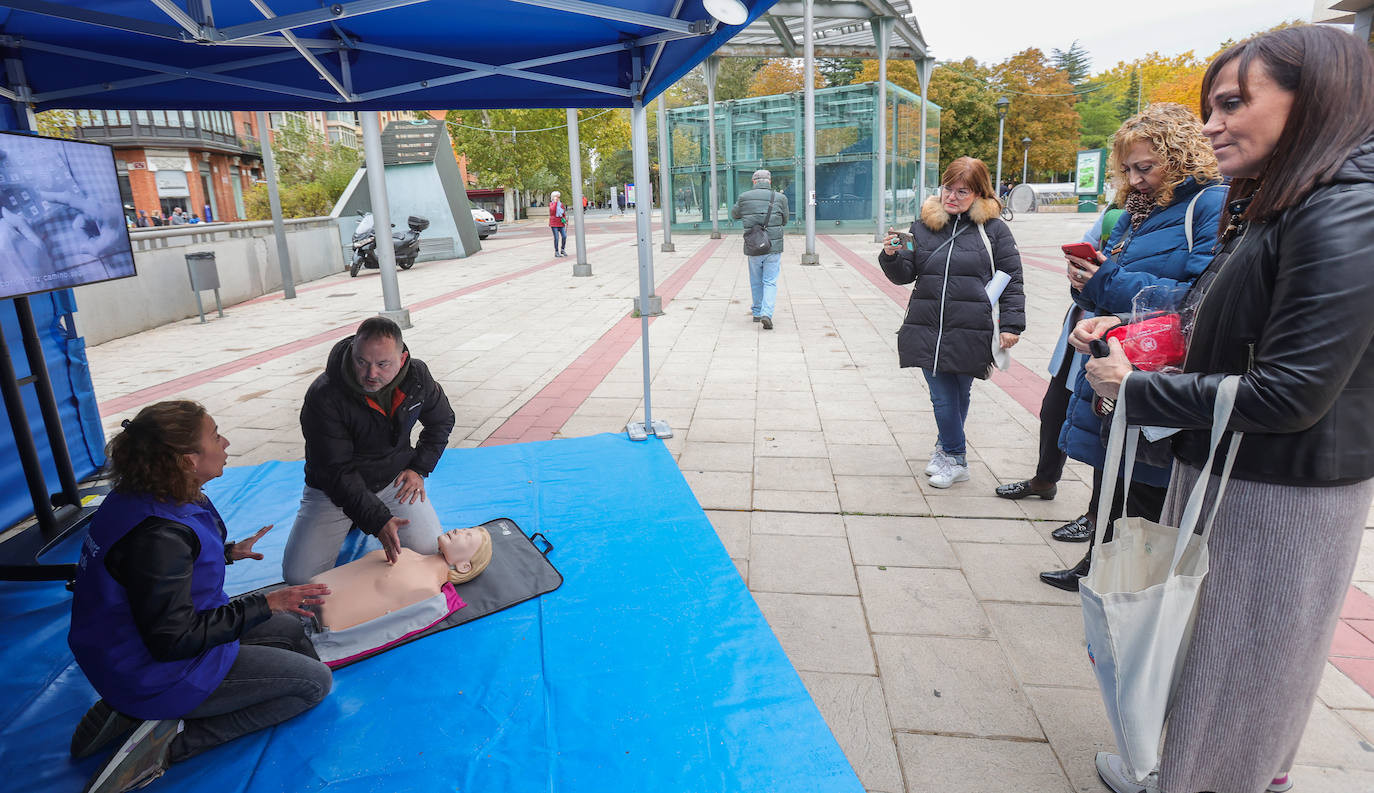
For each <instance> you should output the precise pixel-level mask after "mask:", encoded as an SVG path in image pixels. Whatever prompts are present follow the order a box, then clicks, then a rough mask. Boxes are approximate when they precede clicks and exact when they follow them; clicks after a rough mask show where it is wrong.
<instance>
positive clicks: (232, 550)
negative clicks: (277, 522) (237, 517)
mask: <svg viewBox="0 0 1374 793" xmlns="http://www.w3.org/2000/svg"><path fill="white" fill-rule="evenodd" d="M272 525H273V524H271V523H269V524H267V525H266V526H263V527H262V528H261V529H258V533H257V534H254V535H253V536H252V537H249V538H248V539H246V540H239V541H238V542H236V543H234V544H232V545H230V546H229V561H231V562H237V561H238V560H240V559H261V558H262V554H260V553H258V552H257V551H255V550H253V544H254V543H256V542H257V541H258V540H261V539H262V535H264V534H266V533H267V532H269V531H271V530H272Z"/></svg>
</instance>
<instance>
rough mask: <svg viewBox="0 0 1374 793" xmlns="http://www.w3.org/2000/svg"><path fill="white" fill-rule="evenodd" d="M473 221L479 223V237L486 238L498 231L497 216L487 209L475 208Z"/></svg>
mask: <svg viewBox="0 0 1374 793" xmlns="http://www.w3.org/2000/svg"><path fill="white" fill-rule="evenodd" d="M472 222H474V223H476V224H477V238H478V239H482V240H484V239H486V238H487V237H490V236H491V235H493V234H495V233H496V218H495V217H494V216H493V215H492V214H491V213H490V212H488V211H486V210H485V209H473V210H472Z"/></svg>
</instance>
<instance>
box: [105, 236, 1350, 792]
mask: <svg viewBox="0 0 1374 793" xmlns="http://www.w3.org/2000/svg"><path fill="white" fill-rule="evenodd" d="M1090 222H1091V217H1090V216H1087V215H1072V214H1047V215H1028V216H1020V217H1018V218H1017V219H1016V220H1015V221H1013V222H1012V229H1013V231H1014V233H1015V234H1016V237H1017V240H1018V242H1019V243H1020V245H1021V250H1022V253H1023V257H1024V259H1023V261H1024V264H1025V267H1024V271H1025V280H1026V290H1027V315H1028V318H1029V325H1030V326H1029V328H1028V330H1027V331H1026V334H1025V335H1024V336H1023V337H1022V340H1021V343H1020V344H1019V345H1018V346H1017V347H1016V348H1015V350H1014V356H1015V358H1016V360H1017V366H1016V367H1014V369H1013V371H1012V372H1010V373H1007V374H1004V375H998V376H997V377H996V378H994V380H992V381H979V382H977V383H976V384H975V386H974V390H973V405H972V408H971V410H970V416H969V421H968V434H969V443H970V448H969V461H970V467H971V470H972V480H971V481H969V482H965V483H961V484H956V485H955V486H954V487H952V488H950V489H948V490H944V491H941V490H936V489H933V488H930V487H929V486H928V485H927V484H926V482H925V477H924V476H923V475H922V474H921V471H922V469H923V468H924V467H925V464H926V458H927V455H928V454H929V451H930V449H931V446H932V445H933V443H934V436H935V425H934V420H933V418H932V416H931V412H930V403H929V399H928V398H927V396H926V391H925V385H924V382H923V380H922V378H921V377H920V374H919V372H914V371H913V370H901V369H899V368H898V367H897V364H896V335H895V332H896V330H897V327H898V326H899V324H900V322H901V317H902V311H903V310H904V308H905V296H906V294H907V292H908V291H909V290H908V289H906V288H897V287H892V286H891V285H890V284H887V283H886V281H885V280H884V279H883V278H882V276H881V273H880V272H879V271H878V269H877V266H876V256H877V252H878V249H879V245H878V244H877V243H875V242H873V240H872V236H873V235H872V234H871V233H870V234H867V235H861V236H860V235H845V236H828V235H825V234H822V235H821V236H820V237H819V238H818V242H817V250H818V253H819V255H820V259H821V264H820V266H816V267H802V266H800V264H799V261H800V255H801V253H802V250H803V246H804V239H803V238H801V237H799V236H789V237H787V240H786V246H787V250H786V252H785V253H784V254H783V270H782V275H781V279H780V280H781V284H780V287H779V294H778V307H777V310H776V312H775V315H774V321H775V323H776V327H775V329H774V330H772V331H765V330H762V328H761V326H760V325H758V324H755V323H753V322H751V321H750V318H749V316H748V315H749V302H750V297H749V278H748V273H747V270H746V267H745V265H744V256H743V253H742V252H741V247H740V239H739V236H740V234H739V231H738V230H736V231H733V232H727V236H726V239H724V240H719V241H713V240H710V239H709V238H708V237H707V236H705V235H691V236H685V235H679V236H677V237H675V238H674V242H675V243H676V247H677V252H675V253H669V254H664V253H659V252H657V251H658V244H657V243H658V241H659V239H660V238H659V237H658V236H657V233H656V235H655V245H654V248H655V256H654V266H655V272H656V278H657V281H658V284H659V287H658V294H660V295H661V296H662V298H663V302H664V306H665V313H664V315H663V316H662V317H659V318H656V319H655V320H654V321H653V322H652V325H651V333H650V340H651V344H650V350H651V352H652V367H653V397H652V398H653V416H654V418H656V419H664V420H666V421H667V422H668V423H669V424H670V425H671V426H672V428H673V431H674V435H673V437H672V438H671V439H669V440H667V441H666V444H667V446H668V448H669V449H670V450H671V451H672V452H673V453H674V455H676V456H677V458H678V461H679V465H680V467H681V469H682V472H683V475H684V476H685V477H686V479H687V481H688V483H690V485H691V487H692V490H693V491H694V492H695V493H696V496H697V498H698V500H699V501H700V502H701V505H702V507H703V508H704V509H705V510H706V512H707V515H708V516H709V517H710V519H711V522H712V524H713V525H714V526H715V528H716V530H717V532H718V534H719V535H720V539H721V542H722V543H723V544H724V546H725V548H726V550H727V551H728V552H729V554H730V557H731V558H732V559H734V560H735V563H736V565H737V566H738V568H739V571H740V575H741V576H743V577H744V579H745V581H746V582H747V583H748V586H749V589H750V591H751V592H753V594H754V597H755V599H756V600H757V601H758V604H759V606H760V607H761V608H762V610H763V612H764V614H765V615H766V616H767V617H768V620H769V622H770V623H771V625H772V627H773V630H774V631H775V632H776V634H777V636H778V638H779V640H780V641H781V643H782V646H783V648H784V649H785V650H786V652H787V654H788V656H789V657H790V659H791V660H792V663H793V664H794V665H795V666H796V668H797V670H798V671H799V672H800V673H801V676H802V678H803V680H804V681H805V683H806V685H807V687H808V688H809V689H810V691H811V694H812V696H813V697H814V698H815V700H816V703H817V704H818V705H819V706H820V709H821V711H822V713H823V714H824V715H825V718H826V720H827V721H828V723H829V725H830V727H831V729H832V730H833V731H834V733H835V735H836V737H837V738H838V739H839V742H840V745H841V746H842V747H843V748H844V750H845V752H846V754H847V755H848V757H849V760H850V762H851V763H852V764H853V766H854V768H855V770H856V771H857V772H858V775H859V778H860V779H861V780H862V781H863V784H864V786H865V787H866V788H867V789H868V790H870V791H882V793H916V791H941V792H942V793H943V792H947V793H1006V792H1007V791H1028V792H1030V793H1058V792H1059V791H1071V790H1073V791H1101V790H1103V789H1104V788H1103V786H1102V785H1101V783H1100V782H1099V781H1098V779H1097V776H1096V773H1095V771H1094V769H1093V754H1094V753H1095V752H1096V751H1098V750H1101V749H1105V748H1110V746H1111V743H1112V740H1111V735H1110V730H1109V728H1108V727H1107V725H1106V722H1105V719H1104V716H1103V715H1102V714H1103V709H1102V705H1101V702H1100V699H1099V696H1098V693H1097V689H1096V686H1095V683H1094V681H1093V677H1092V672H1091V668H1090V666H1089V663H1088V660H1087V655H1086V652H1085V649H1084V646H1083V634H1082V622H1081V619H1080V616H1079V608H1078V598H1077V596H1076V595H1071V594H1068V593H1065V592H1060V591H1058V590H1056V589H1052V588H1049V587H1047V586H1044V585H1043V584H1041V583H1039V582H1038V581H1037V580H1036V573H1037V572H1039V571H1041V570H1045V569H1050V568H1054V567H1061V566H1068V565H1070V564H1072V563H1074V562H1075V561H1077V559H1078V558H1079V557H1080V556H1081V555H1082V553H1083V550H1084V546H1083V545H1066V544H1063V543H1058V542H1053V541H1051V540H1050V539H1049V532H1050V531H1051V530H1052V529H1053V528H1055V527H1056V526H1058V525H1059V524H1060V523H1062V522H1064V521H1066V520H1069V519H1072V518H1074V517H1076V516H1077V515H1078V514H1079V513H1080V512H1081V511H1082V509H1083V506H1084V505H1085V503H1086V501H1087V498H1088V487H1087V485H1085V484H1084V482H1085V481H1087V480H1088V479H1089V469H1087V468H1086V467H1084V466H1081V465H1078V464H1076V463H1071V464H1070V465H1069V467H1068V469H1067V471H1066V474H1065V480H1064V481H1063V482H1061V484H1060V489H1059V496H1058V498H1057V499H1056V500H1054V501H1051V502H1042V501H1039V500H1037V499H1032V500H1026V501H1018V502H1013V501H1006V500H1002V499H998V498H996V497H995V496H993V492H992V491H993V487H994V486H995V485H997V484H998V483H999V482H1006V481H1013V480H1015V479H1021V478H1025V477H1027V476H1029V475H1030V474H1031V473H1032V472H1033V470H1034V465H1035V456H1036V435H1037V430H1038V421H1037V418H1036V415H1035V411H1036V410H1037V409H1038V405H1039V400H1040V394H1041V393H1043V389H1044V387H1045V383H1046V381H1047V380H1048V374H1047V373H1046V371H1045V368H1046V362H1047V360H1048V357H1049V353H1050V349H1051V347H1052V346H1053V344H1054V342H1055V339H1056V337H1057V335H1058V331H1059V323H1060V319H1061V317H1062V315H1063V313H1064V309H1065V307H1066V305H1067V302H1068V298H1067V293H1066V289H1065V281H1064V278H1063V273H1062V267H1061V264H1062V258H1060V257H1059V256H1058V249H1059V243H1061V242H1068V241H1073V240H1076V239H1078V238H1079V237H1080V236H1081V235H1082V234H1083V232H1084V231H1085V230H1086V229H1087V227H1088V225H1089V223H1090ZM586 225H587V229H588V231H587V248H588V260H589V261H590V263H591V264H592V268H593V271H594V273H595V274H594V276H593V277H591V278H573V277H572V276H571V271H572V265H573V263H574V262H575V258H574V257H571V256H570V257H568V258H557V259H556V258H553V257H552V256H551V247H550V245H551V243H550V237H549V233H548V230H547V229H546V228H543V227H542V226H541V225H535V224H526V225H521V224H514V225H509V226H504V227H503V228H502V229H501V231H500V232H499V233H498V234H497V235H496V236H495V237H493V238H491V239H488V240H487V241H486V242H485V243H484V246H485V250H484V251H483V252H482V253H480V254H479V255H477V256H474V257H471V258H469V259H465V260H457V261H444V262H429V263H424V264H420V265H417V266H416V267H415V269H413V270H411V271H408V272H402V273H400V276H399V278H400V286H401V294H402V299H403V303H404V304H405V305H406V306H407V307H408V308H410V310H411V317H412V321H413V323H414V327H413V329H411V330H408V331H406V341H407V343H408V344H409V346H410V348H411V350H412V351H413V352H414V354H415V355H416V356H418V357H420V358H422V359H423V360H424V361H425V362H426V363H428V364H429V366H430V368H431V370H432V371H433V373H434V375H435V377H436V379H438V380H439V381H440V382H441V383H442V384H443V386H444V388H445V389H446V390H447V392H448V395H449V398H450V400H451V401H452V402H453V406H454V409H455V411H456V414H457V427H456V428H455V430H454V433H453V436H452V440H451V445H452V446H454V447H471V446H477V445H481V444H492V443H506V442H516V441H524V440H538V439H548V438H557V437H574V436H582V435H588V434H592V433H598V432H619V431H622V430H623V428H624V425H625V424H626V422H627V421H629V420H631V419H632V418H638V419H642V418H643V407H644V406H643V399H642V380H641V378H642V374H641V348H640V345H639V342H638V339H639V320H638V319H635V318H633V317H630V316H629V310H630V299H631V297H632V296H634V295H637V294H638V287H637V258H636V252H635V247H634V220H633V216H632V215H625V216H623V217H612V216H607V215H604V214H598V215H594V216H592V217H590V218H589V219H588V221H587V224H586ZM821 231H824V228H823V227H822V228H821ZM571 250H572V246H571V245H570V246H569V251H570V252H571ZM221 266H225V265H224V264H223V263H222V264H221ZM298 293H299V297H298V298H297V299H296V300H293V301H283V300H281V299H280V295H275V296H268V297H265V298H260V299H258V300H256V301H252V302H250V303H245V304H242V305H238V306H232V307H229V308H228V309H227V310H226V316H225V317H224V318H223V319H211V320H210V321H209V322H208V323H207V324H205V325H200V324H198V323H197V322H196V320H194V319H192V320H186V321H183V322H179V323H175V324H172V325H168V326H165V327H161V328H158V329H155V330H151V331H148V332H145V333H141V334H138V335H136V336H132V337H128V338H124V339H119V340H115V341H111V342H108V343H106V344H102V345H99V346H97V347H93V348H91V349H90V350H88V354H89V358H90V364H91V372H92V378H93V380H94V382H95V389H96V394H97V397H98V399H99V401H100V406H101V413H102V416H103V419H104V423H105V428H106V432H107V433H112V432H113V431H114V430H115V428H117V427H118V424H119V421H120V420H121V419H124V418H127V417H129V416H131V415H133V413H134V412H136V411H137V409H138V408H139V407H141V406H142V405H145V404H147V403H150V402H154V401H157V400H159V399H164V398H169V397H174V396H175V397H186V398H191V399H196V400H199V401H201V402H203V403H204V404H205V405H206V407H207V408H208V409H209V410H210V412H211V414H212V415H213V416H214V417H215V418H216V420H217V421H218V422H219V425H220V429H221V431H222V432H223V434H224V435H225V436H226V437H228V438H229V440H230V441H231V443H232V445H231V446H230V448H229V453H230V464H236V465H251V464H254V463H259V462H262V461H265V460H298V459H301V458H302V446H303V442H302V439H301V435H300V430H299V424H298V419H297V414H298V412H299V410H300V403H301V400H302V398H303V396H304V394H305V390H306V388H307V387H308V385H309V384H310V382H311V380H312V379H313V378H314V377H315V376H316V375H317V374H318V373H319V371H320V370H321V368H322V366H323V363H324V358H325V355H326V353H327V351H328V348H329V345H330V344H331V343H332V342H333V341H335V340H337V339H338V338H341V337H343V336H345V335H347V334H348V333H350V332H351V330H352V328H353V327H355V326H356V325H357V323H358V322H360V321H361V320H362V319H364V318H366V317H368V316H370V315H372V314H374V313H376V312H377V311H378V310H379V309H380V308H381V307H382V300H381V285H380V280H379V278H378V276H377V274H376V273H375V272H370V273H365V274H364V275H361V276H359V277H358V278H356V279H350V278H349V277H348V276H347V274H346V273H341V274H339V275H335V276H332V277H329V278H326V279H323V280H321V281H317V282H314V283H310V284H306V285H303V286H302V287H300V288H299V289H298ZM453 497H455V496H453V495H449V496H446V498H453ZM457 497H460V496H457ZM1371 525H1374V521H1371ZM1356 584H1357V586H1356V588H1353V589H1352V591H1351V595H1350V598H1349V601H1348V605H1347V609H1346V614H1345V615H1344V616H1345V617H1346V619H1344V620H1343V622H1342V624H1341V626H1340V628H1339V632H1338V634H1337V638H1336V642H1335V644H1334V646H1333V648H1332V663H1331V664H1329V665H1328V667H1327V670H1326V679H1325V681H1324V683H1323V685H1322V688H1321V695H1320V699H1319V701H1318V702H1317V705H1316V708H1315V710H1314V712H1313V715H1312V718H1311V721H1310V723H1309V726H1308V731H1307V737H1306V739H1305V741H1304V745H1303V747H1302V750H1301V752H1300V754H1299V767H1298V768H1297V769H1296V770H1295V772H1294V779H1295V782H1296V785H1297V787H1295V790H1297V791H1301V793H1319V792H1322V793H1326V792H1329V793H1351V792H1353V791H1361V790H1364V791H1367V790H1374V695H1371V693H1369V692H1371V691H1374V531H1367V532H1366V537H1365V541H1364V543H1363V552H1362V554H1361V558H1360V562H1359V566H1358V568H1357V572H1356ZM1338 667H1339V668H1338ZM1295 717H1297V716H1296V714H1295Z"/></svg>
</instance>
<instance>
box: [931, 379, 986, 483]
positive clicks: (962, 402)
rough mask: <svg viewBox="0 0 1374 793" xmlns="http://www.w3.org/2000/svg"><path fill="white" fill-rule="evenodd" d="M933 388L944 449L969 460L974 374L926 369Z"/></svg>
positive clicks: (955, 456) (932, 405) (938, 427)
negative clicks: (966, 430)
mask: <svg viewBox="0 0 1374 793" xmlns="http://www.w3.org/2000/svg"><path fill="white" fill-rule="evenodd" d="M921 374H923V375H925V376H926V385H927V386H929V387H930V406H931V407H932V408H934V409H935V427H936V428H937V429H938V431H939V433H940V448H941V449H943V450H944V452H945V454H947V455H949V456H950V457H953V458H955V459H956V460H958V461H959V463H961V464H963V463H964V462H965V458H964V453H965V451H966V449H965V447H964V421H965V420H967V419H968V402H969V395H970V394H971V393H972V392H973V375H968V374H946V373H945V372H939V373H936V372H932V371H930V370H929V369H922V370H921Z"/></svg>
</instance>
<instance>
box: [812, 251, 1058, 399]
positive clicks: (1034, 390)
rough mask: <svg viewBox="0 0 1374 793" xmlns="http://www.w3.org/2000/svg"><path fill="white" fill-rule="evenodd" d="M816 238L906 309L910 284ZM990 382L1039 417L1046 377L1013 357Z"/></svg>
mask: <svg viewBox="0 0 1374 793" xmlns="http://www.w3.org/2000/svg"><path fill="white" fill-rule="evenodd" d="M820 239H822V240H824V241H825V244H827V245H829V246H830V248H831V250H833V251H835V252H836V253H838V254H839V255H840V258H842V259H844V260H845V261H846V262H849V265H850V266H851V267H853V268H854V269H855V270H858V271H859V274H860V275H862V276H863V277H865V278H867V279H868V280H869V281H870V282H871V283H872V284H873V285H874V286H876V287H878V289H879V290H880V291H881V292H882V293H883V294H885V295H887V296H888V297H890V298H892V300H893V302H895V303H896V304H897V305H899V306H901V307H902V308H903V309H905V308H906V305H907V302H908V301H910V299H911V287H907V286H898V285H897V284H894V283H892V282H891V281H889V280H887V276H886V275H883V271H882V270H880V269H879V268H878V267H877V265H874V264H872V263H870V262H868V261H866V260H865V259H864V258H863V257H862V256H860V255H859V254H857V253H855V252H854V251H851V250H850V249H848V248H846V247H845V246H844V245H842V244H840V241H839V240H836V239H835V238H833V237H831V236H829V235H821V237H820ZM1055 269H1058V268H1055ZM992 382H993V384H994V385H996V386H997V387H998V388H1001V389H1002V390H1003V391H1004V392H1006V394H1007V395H1008V396H1010V397H1011V398H1012V399H1014V400H1016V403H1017V404H1019V405H1020V406H1021V407H1023V408H1025V409H1026V410H1027V411H1029V412H1030V414H1031V415H1032V416H1035V417H1036V418H1039V417H1040V401H1041V400H1042V399H1044V397H1045V388H1046V387H1047V386H1048V385H1049V383H1048V381H1047V380H1045V379H1044V378H1042V377H1040V376H1038V375H1036V374H1035V372H1033V371H1031V370H1030V369H1028V368H1027V367H1025V366H1023V365H1022V364H1021V363H1020V362H1019V361H1017V360H1016V359H1014V358H1013V359H1012V362H1011V369H1010V370H1008V371H1005V372H1002V371H994V372H993V373H992Z"/></svg>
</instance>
